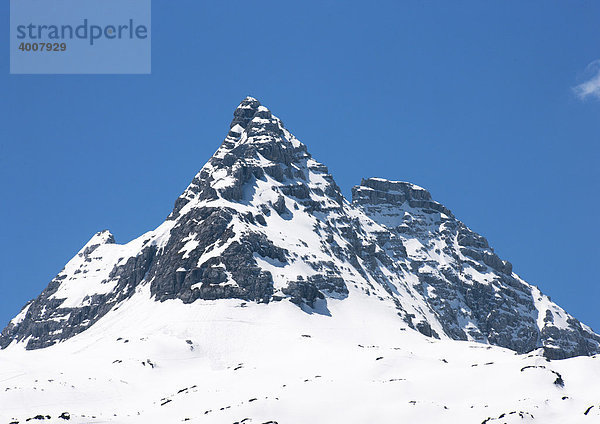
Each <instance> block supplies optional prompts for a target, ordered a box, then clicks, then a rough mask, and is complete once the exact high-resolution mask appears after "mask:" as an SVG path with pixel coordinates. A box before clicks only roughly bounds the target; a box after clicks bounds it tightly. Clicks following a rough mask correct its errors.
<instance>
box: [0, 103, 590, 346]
mask: <svg viewBox="0 0 600 424" xmlns="http://www.w3.org/2000/svg"><path fill="white" fill-rule="evenodd" d="M352 194H353V201H352V204H350V203H348V201H346V200H345V199H344V198H343V196H342V194H341V193H340V190H339V188H338V186H337V185H336V183H335V181H334V180H333V178H332V176H331V175H330V174H329V173H328V170H327V168H326V167H325V166H324V165H323V164H321V163H319V162H317V161H315V160H314V159H313V158H312V157H311V155H310V154H309V153H308V152H307V149H306V146H304V145H303V144H302V143H300V142H299V141H298V140H297V139H296V138H295V137H294V136H293V135H292V134H290V133H289V132H288V131H287V130H286V129H285V128H284V126H283V123H282V122H281V121H280V120H279V119H278V118H277V117H275V116H273V115H272V114H271V112H270V111H269V110H268V109H267V108H265V107H263V106H261V105H260V103H259V102H258V101H257V100H256V99H253V98H247V99H245V100H244V101H243V102H242V103H241V104H240V105H239V106H238V108H237V109H236V110H235V112H234V119H233V121H232V123H231V125H230V131H229V133H228V135H227V137H226V138H225V140H224V141H223V143H222V145H221V146H220V147H219V149H218V150H217V152H216V153H215V154H214V155H213V157H212V158H211V159H210V160H209V162H208V163H207V164H206V165H205V166H204V167H203V168H202V169H201V170H200V172H199V173H198V174H197V175H196V177H195V178H194V179H193V181H192V183H191V184H190V185H189V187H188V188H187V189H186V190H185V191H184V193H183V194H182V195H181V196H180V197H179V198H178V199H177V201H176V202H175V207H174V209H173V212H172V213H171V214H170V215H169V217H168V218H167V220H166V221H165V222H164V223H163V224H161V225H160V226H159V227H158V228H157V229H156V230H154V231H151V232H149V233H146V234H144V235H142V236H141V237H139V238H138V239H136V240H133V241H131V242H130V243H127V244H125V245H119V244H116V243H115V242H114V238H113V237H112V235H111V234H110V233H109V232H108V231H105V232H101V233H98V234H96V235H95V236H94V237H93V238H92V240H90V242H89V243H88V244H86V246H84V248H82V250H81V251H80V252H79V253H78V254H77V255H76V256H75V258H73V259H72V260H71V261H70V262H69V263H68V264H67V265H66V266H65V268H64V269H63V270H62V271H61V272H60V273H59V274H58V275H57V277H56V278H54V279H53V280H52V281H51V282H50V284H49V285H48V287H47V288H46V289H45V290H44V291H43V292H42V294H41V295H40V296H39V297H38V298H37V299H35V300H34V301H31V302H30V303H28V304H27V305H26V306H25V307H24V308H23V310H22V311H21V313H20V314H19V315H18V316H17V317H15V319H13V320H12V321H11V323H9V325H8V326H7V327H6V328H5V329H4V331H3V332H2V336H1V337H0V347H2V348H4V347H6V346H8V345H9V344H10V343H12V342H13V341H17V342H22V343H26V346H27V348H28V349H37V348H42V347H46V346H49V345H52V344H54V343H56V342H58V341H61V340H65V339H68V338H70V337H72V336H74V335H76V334H78V333H80V332H81V331H84V330H85V329H87V328H88V327H89V326H90V325H92V324H94V323H95V322H96V321H98V320H99V319H101V318H102V317H103V316H104V315H105V314H106V313H107V312H108V311H110V310H111V309H113V308H118V307H120V305H121V304H122V303H123V302H126V301H127V300H128V299H129V298H130V297H131V296H132V295H133V293H135V292H136V291H142V290H148V292H149V294H150V296H151V297H152V298H153V299H155V300H156V301H165V300H168V299H179V300H180V301H182V302H185V303H193V302H194V301H196V300H198V299H205V300H216V299H242V300H245V301H254V302H263V303H269V302H278V301H289V302H292V303H294V304H296V305H298V306H299V307H300V308H302V310H304V311H306V312H307V313H320V314H330V311H329V309H328V304H329V302H331V301H342V302H345V301H347V300H346V299H347V298H348V297H350V296H372V297H374V298H376V299H377V300H378V301H380V302H381V305H382V307H383V308H386V309H387V310H389V311H391V312H390V313H394V314H397V315H398V323H399V326H401V325H408V326H409V327H411V328H413V329H415V330H417V331H419V332H421V333H422V334H424V335H426V336H429V337H438V338H439V337H449V338H452V339H458V340H475V341H479V342H481V343H490V344H495V345H499V346H503V347H507V348H510V349H513V350H515V351H517V352H527V351H530V350H532V349H535V348H539V347H544V348H545V349H546V354H547V356H548V357H552V358H561V357H569V356H575V355H589V354H594V353H596V352H598V350H599V349H598V346H599V344H600V338H599V337H598V336H597V335H595V334H594V333H593V332H592V331H591V330H590V329H588V328H587V327H585V326H582V325H581V324H580V323H579V322H578V321H577V320H575V319H574V318H572V317H571V316H570V315H568V314H566V312H564V311H563V310H562V309H560V308H559V307H558V306H556V305H554V304H553V303H551V302H550V300H549V299H548V298H547V297H545V296H544V295H542V294H541V293H540V292H539V290H537V289H536V288H534V287H532V286H530V285H528V284H527V283H525V282H524V281H522V280H521V279H520V278H519V277H518V276H517V275H516V274H513V273H512V266H511V264H510V263H508V262H506V261H503V260H501V259H500V258H498V256H497V255H496V254H495V253H494V252H493V250H492V249H491V248H490V247H489V245H488V242H487V241H486V239H485V238H483V237H481V236H479V235H478V234H476V233H474V232H472V231H471V230H469V229H468V228H467V227H466V226H465V225H464V224H463V223H461V222H460V221H458V220H457V219H456V218H454V216H453V215H452V213H451V212H450V211H449V210H448V209H447V208H446V207H444V206H443V205H441V204H439V203H437V202H435V201H434V200H432V198H431V195H430V194H429V192H427V191H426V190H424V189H422V188H420V187H417V186H415V185H413V184H409V183H403V182H392V181H387V180H383V179H377V178H371V179H367V180H363V181H362V183H361V185H360V186H357V187H355V188H354V189H353V192H352Z"/></svg>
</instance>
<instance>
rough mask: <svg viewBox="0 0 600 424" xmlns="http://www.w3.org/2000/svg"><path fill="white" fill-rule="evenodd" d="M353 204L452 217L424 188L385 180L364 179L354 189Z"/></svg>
mask: <svg viewBox="0 0 600 424" xmlns="http://www.w3.org/2000/svg"><path fill="white" fill-rule="evenodd" d="M352 203H353V204H355V205H358V206H364V207H369V206H383V207H398V206H402V205H404V206H405V207H406V206H408V207H411V208H420V209H425V210H429V211H431V212H440V213H443V214H445V215H447V216H449V217H451V216H452V212H450V210H449V209H447V208H446V207H445V206H444V205H442V204H440V203H438V202H436V201H434V200H432V198H431V194H430V193H429V192H428V191H427V190H425V189H424V188H422V187H419V186H418V185H416V184H412V183H408V182H404V181H390V180H386V179H384V178H367V179H364V178H363V179H362V181H361V183H360V185H358V186H354V187H353V188H352Z"/></svg>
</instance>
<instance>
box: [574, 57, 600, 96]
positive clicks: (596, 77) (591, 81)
mask: <svg viewBox="0 0 600 424" xmlns="http://www.w3.org/2000/svg"><path fill="white" fill-rule="evenodd" d="M585 73H586V74H587V75H588V78H587V80H586V81H585V82H583V83H581V84H579V85H578V86H576V87H573V91H575V94H576V95H577V97H579V98H580V99H582V100H585V99H587V98H589V97H593V98H596V99H600V60H595V61H594V62H592V63H590V64H589V65H588V66H587V67H586V72H585Z"/></svg>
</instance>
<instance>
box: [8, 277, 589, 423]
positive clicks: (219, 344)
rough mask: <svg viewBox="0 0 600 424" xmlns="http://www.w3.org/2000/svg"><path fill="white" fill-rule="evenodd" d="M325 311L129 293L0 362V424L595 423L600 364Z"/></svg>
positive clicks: (377, 316) (342, 307)
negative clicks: (59, 339) (45, 342)
mask: <svg viewBox="0 0 600 424" xmlns="http://www.w3.org/2000/svg"><path fill="white" fill-rule="evenodd" d="M328 308H329V310H330V312H331V316H327V315H323V314H307V313H305V312H304V311H302V310H301V309H300V308H298V307H296V306H295V305H293V304H292V303H290V302H285V301H282V302H275V303H270V304H265V303H255V302H245V301H242V300H238V299H223V300H214V301H213V300H202V299H200V300H197V301H196V302H194V303H191V304H183V303H182V302H181V301H180V300H178V299H171V300H167V301H165V302H162V303H161V302H155V301H153V300H151V299H150V292H149V288H148V286H147V285H146V286H143V287H140V288H139V289H137V290H136V293H135V294H134V295H133V296H132V297H131V298H130V299H129V300H128V301H127V302H125V303H124V304H123V305H122V307H120V308H119V309H117V310H112V311H110V312H109V313H107V314H106V315H105V316H104V317H103V318H102V319H101V320H99V321H98V322H97V323H96V324H95V325H93V326H92V327H91V328H89V329H88V330H86V331H84V332H82V333H81V334H79V335H77V336H75V337H73V338H71V339H69V340H68V341H66V342H64V343H58V344H56V345H54V346H51V347H48V348H45V349H37V350H29V351H26V350H25V349H24V347H23V345H22V344H13V345H11V346H9V347H8V348H7V349H5V350H4V351H1V352H0V422H4V423H9V422H13V421H18V422H19V423H24V422H25V420H27V419H28V418H32V417H36V416H39V415H41V416H44V417H45V416H50V417H51V421H50V422H52V423H60V422H63V420H62V419H60V418H58V417H59V416H60V415H62V414H64V413H68V416H69V417H70V421H69V422H72V423H86V424H89V423H108V422H111V423H119V424H124V423H140V424H141V423H181V422H191V423H210V424H218V423H227V424H231V423H235V422H237V423H241V422H244V423H254V424H256V423H259V424H262V423H267V422H277V423H280V424H283V423H285V424H294V423H298V424H303V423H338V422H343V423H365V422H377V423H397V422H410V423H413V422H419V423H421V422H422V423H437V422H443V423H460V424H465V423H466V424H469V423H473V424H480V423H482V422H486V423H488V424H490V423H494V424H495V423H498V424H499V423H530V422H531V423H542V424H548V423H570V424H576V423H597V422H600V398H599V397H598V393H600V378H599V377H600V358H593V357H576V358H571V359H566V360H560V361H549V360H547V359H546V358H544V357H543V356H542V355H541V351H540V350H538V351H535V352H532V353H531V354H528V355H518V354H515V353H514V352H513V351H510V350H507V349H503V348H499V347H495V346H490V345H485V344H481V343H475V342H457V341H452V340H449V339H444V340H437V339H433V338H427V337H424V336H422V335H421V334H420V333H418V332H416V331H413V330H411V329H410V328H409V327H408V326H407V325H406V324H403V323H402V322H400V323H399V322H398V320H396V319H394V315H393V314H390V313H389V312H391V311H390V310H388V309H386V308H382V307H381V303H380V301H379V300H377V299H376V298H375V297H369V296H364V295H363V294H362V293H361V292H360V291H357V290H354V289H353V288H351V289H350V290H349V294H348V296H347V297H346V298H345V299H333V300H330V301H329V302H328ZM590 407H592V408H591V409H589V408H590ZM588 409H589V411H588ZM586 411H588V412H587V415H586V414H585V412H586ZM64 416H66V415H64ZM485 420H488V421H485ZM34 422H36V421H35V420H34ZM44 422H48V421H44Z"/></svg>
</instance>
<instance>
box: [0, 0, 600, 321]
mask: <svg viewBox="0 0 600 424" xmlns="http://www.w3.org/2000/svg"><path fill="white" fill-rule="evenodd" d="M282 3H286V4H282ZM287 3H291V2H275V1H261V2H237V1H232V2H205V1H198V0H193V1H192V0H178V1H177V2H173V1H170V2H167V1H165V0H154V1H153V10H152V16H153V21H152V74H151V75H146V76H134V75H115V76H102V75H89V76H83V75H82V76H77V75H70V76H68V75H37V76H23V75H9V74H8V70H9V63H8V57H9V52H8V46H7V45H3V46H2V52H0V66H1V67H2V70H1V71H0V90H1V93H2V96H1V97H2V100H0V117H1V119H2V125H0V131H1V133H0V140H1V141H0V193H1V195H2V197H1V198H2V205H3V207H2V208H0V222H2V223H3V226H2V231H1V232H0V237H1V240H0V284H1V287H2V296H1V297H0V322H2V323H5V322H7V321H8V320H9V319H10V318H11V317H12V316H14V315H15V314H16V313H17V312H18V311H19V310H20V308H21V306H22V305H23V304H24V303H25V302H26V301H27V300H29V299H30V298H33V297H35V296H37V294H39V292H41V290H43V289H44V288H45V286H46V285H47V283H48V282H49V281H50V280H51V279H52V277H53V276H54V275H56V273H57V272H58V271H60V269H61V268H62V267H63V265H64V264H65V263H66V262H67V261H68V260H69V259H70V258H71V257H72V256H73V255H74V254H75V253H76V252H77V251H78V250H79V249H80V248H81V246H82V245H83V244H84V243H86V242H87V240H88V239H89V238H90V237H91V236H92V235H93V234H94V233H95V232H97V231H99V230H101V229H104V228H108V229H110V230H111V231H112V232H113V233H114V234H115V236H116V238H117V241H118V242H127V241H129V240H131V239H132V238H134V237H136V236H138V235H140V234H142V233H143V232H145V231H148V230H151V229H153V228H155V227H156V226H157V225H158V224H160V222H162V220H163V219H164V218H165V217H166V216H167V215H168V213H169V212H170V210H171V208H172V206H173V202H174V201H175V199H176V198H177V196H178V195H179V194H180V193H181V192H182V191H183V190H184V189H185V187H186V186H187V184H188V183H189V182H190V181H191V179H192V178H193V176H194V175H195V173H196V172H197V171H198V170H199V169H200V168H201V167H202V165H203V164H204V163H205V162H206V161H207V160H208V159H209V157H210V156H211V155H212V153H213V152H214V151H215V150H216V149H217V147H218V146H219V144H220V142H221V141H222V139H223V138H224V136H225V135H226V132H227V129H228V124H229V122H230V120H231V115H232V112H233V109H234V108H235V107H236V106H237V104H238V103H239V101H240V100H241V99H242V98H243V97H245V96H246V95H252V96H254V97H257V98H258V99H259V100H260V101H261V102H262V103H263V104H265V105H266V106H268V107H269V108H270V109H271V110H272V111H273V112H274V113H275V114H276V115H278V116H279V117H280V118H282V120H283V121H284V122H285V124H286V126H287V127H288V128H289V129H290V130H291V131H292V132H293V133H294V134H295V135H296V136H297V137H298V138H299V139H300V140H302V141H303V142H304V143H305V144H307V145H308V148H309V151H310V152H311V153H312V154H313V155H314V156H315V157H316V158H317V159H318V160H319V161H321V162H324V163H325V164H326V165H328V166H329V168H330V170H331V172H332V173H333V175H334V177H335V179H336V181H337V182H338V184H339V185H340V187H341V188H342V190H343V192H344V194H346V195H349V193H350V189H351V187H352V186H353V185H354V184H358V183H359V182H360V179H361V177H370V176H379V177H385V178H390V179H398V180H405V181H410V182H413V183H416V184H419V185H421V186H423V187H425V188H427V189H428V190H430V191H431V193H432V195H433V197H434V198H435V199H436V200H438V201H440V202H442V203H443V204H445V205H446V206H447V207H448V208H450V209H451V210H452V211H453V212H454V214H455V215H456V216H457V217H458V218H460V219H461V220H463V221H464V222H465V223H466V224H467V225H468V226H469V227H471V228H472V229H474V230H475V231H477V232H479V233H481V234H483V235H484V236H486V237H487V238H488V240H489V241H490V243H491V245H492V246H494V247H495V249H496V252H497V253H498V254H499V255H500V256H501V257H502V258H503V259H508V260H510V261H511V262H512V263H513V265H514V270H515V272H517V273H519V274H520V275H521V276H522V277H524V278H525V279H526V280H527V281H528V282H530V283H532V284H535V285H537V286H539V287H540V288H541V289H542V291H544V292H546V293H547V294H549V295H550V296H551V297H552V299H553V300H554V301H556V302H557V303H559V304H560V305H561V306H563V307H564V308H565V309H566V310H567V311H569V312H570V313H572V314H573V315H575V316H576V317H577V318H579V319H581V320H582V321H583V322H585V323H587V324H589V325H591V326H592V327H593V328H595V329H596V330H600V312H599V311H600V309H599V308H598V299H600V284H598V283H599V277H598V272H597V267H598V264H599V263H600V260H599V259H600V247H599V241H600V230H599V226H598V209H599V206H600V200H599V196H598V194H599V188H600V167H599V166H598V161H599V159H600V143H599V141H600V119H599V116H600V101H599V97H600V77H598V75H599V74H597V72H598V67H599V66H598V63H597V62H595V61H596V60H598V59H600V3H597V2H591V1H581V2H567V1H563V2H558V1H557V2H547V1H529V2H520V1H518V2H517V1H496V2H479V1H473V2H467V1H460V2H442V1H439V2H422V1H407V2H398V1H393V2H392V1H390V2H385V1H380V2H354V1H345V2H341V1H340V2H333V1H319V2H312V1H304V2H295V4H293V5H292V4H287ZM8 4H9V3H8V2H3V3H2V5H1V6H0V13H1V14H2V16H4V17H5V18H4V24H3V27H4V28H5V31H4V32H5V39H8ZM577 86H579V89H576V87H577Z"/></svg>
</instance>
